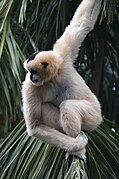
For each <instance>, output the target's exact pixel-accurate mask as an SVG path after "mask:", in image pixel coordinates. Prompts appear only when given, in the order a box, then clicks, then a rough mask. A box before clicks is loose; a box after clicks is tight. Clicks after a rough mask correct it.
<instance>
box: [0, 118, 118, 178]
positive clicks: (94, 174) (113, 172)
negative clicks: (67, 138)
mask: <svg viewBox="0 0 119 179" xmlns="http://www.w3.org/2000/svg"><path fill="white" fill-rule="evenodd" d="M118 146H119V135H118V133H116V132H114V131H113V130H112V126H111V125H110V126H109V125H107V124H106V122H104V123H103V124H102V125H101V126H100V127H99V128H98V129H97V130H96V131H94V132H92V133H90V134H89V144H88V146H87V162H86V164H84V162H83V161H81V160H79V159H78V158H76V157H73V159H72V161H68V160H66V159H65V151H63V150H60V149H57V148H55V147H53V146H51V145H47V144H44V143H42V142H41V141H40V140H38V139H35V138H33V137H29V136H28V135H27V133H26V129H25V124H24V121H22V122H21V123H20V124H19V125H18V126H17V127H16V128H15V129H14V131H13V132H12V133H11V134H10V135H9V136H8V137H7V138H6V140H5V141H4V142H3V143H2V145H1V155H0V158H1V179H6V178H8V179H10V178H14V179H21V178H26V179H30V178H35V179H36V178H41V179H42V178H43V179H44V178H47V179H50V178H52V179H56V178H59V179H60V178H77V176H81V177H82V178H83V179H84V178H87V176H88V178H91V179H95V178H97V179H98V178H102V179H107V178H111V179H117V178H118V177H119V173H118V166H119V147H118ZM86 173H87V174H86Z"/></svg>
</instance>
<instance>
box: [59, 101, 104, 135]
mask: <svg viewBox="0 0 119 179" xmlns="http://www.w3.org/2000/svg"><path fill="white" fill-rule="evenodd" d="M96 105H99V104H95V105H93V106H92V104H91V102H89V101H87V100H65V101H63V102H62V103H61V105H60V123H61V126H62V128H63V131H64V132H66V134H67V135H69V136H71V137H76V136H77V135H78V134H79V133H80V131H81V129H83V130H85V131H92V130H94V129H95V128H96V127H97V126H98V125H99V124H100V123H101V121H102V117H101V110H100V106H97V108H96V109H95V106H96Z"/></svg>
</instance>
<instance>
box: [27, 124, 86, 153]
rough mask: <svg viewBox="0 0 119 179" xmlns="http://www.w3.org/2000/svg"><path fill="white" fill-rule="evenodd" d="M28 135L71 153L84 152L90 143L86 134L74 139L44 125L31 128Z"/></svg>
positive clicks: (82, 133)
mask: <svg viewBox="0 0 119 179" xmlns="http://www.w3.org/2000/svg"><path fill="white" fill-rule="evenodd" d="M28 134H29V135H30V136H34V137H36V138H38V139H40V140H42V141H43V142H46V143H48V144H53V145H55V146H56V147H59V148H62V149H64V150H66V151H69V152H72V151H79V150H82V149H83V148H84V147H85V146H86V144H87V142H88V138H87V136H86V135H85V134H84V132H81V133H80V134H79V135H78V136H77V137H76V138H73V137H70V136H68V135H65V134H63V133H61V132H59V131H57V130H55V129H53V128H51V127H48V126H46V125H43V124H41V125H40V126H37V127H35V128H31V129H30V130H28Z"/></svg>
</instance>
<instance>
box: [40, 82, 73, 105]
mask: <svg viewBox="0 0 119 179" xmlns="http://www.w3.org/2000/svg"><path fill="white" fill-rule="evenodd" d="M74 94H75V93H74V89H73V86H72V85H70V83H69V82H68V81H65V80H64V81H63V82H61V83H55V84H53V85H51V86H48V87H47V91H44V97H43V101H44V102H51V103H52V104H54V105H55V106H57V107H58V106H59V105H60V104H61V102H62V101H64V100H67V99H75V95H74Z"/></svg>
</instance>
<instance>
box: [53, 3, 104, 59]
mask: <svg viewBox="0 0 119 179" xmlns="http://www.w3.org/2000/svg"><path fill="white" fill-rule="evenodd" d="M100 6H101V0H83V1H82V2H81V4H80V5H79V7H78V8H77V10H76V12H75V14H74V16H73V18H72V20H71V23H70V25H69V26H67V28H66V29H65V31H64V33H63V35H62V36H61V37H60V38H59V39H58V40H57V41H56V43H55V44H54V47H53V51H54V52H55V53H56V54H58V55H59V56H61V57H62V60H65V59H66V60H67V59H69V60H73V61H74V60H75V59H76V57H77V56H78V51H79V47H80V46H81V44H82V42H83V40H84V38H85V37H86V35H87V34H88V33H89V32H90V31H91V30H92V29H93V28H94V25H95V22H96V20H97V17H98V14H99V12H100Z"/></svg>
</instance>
